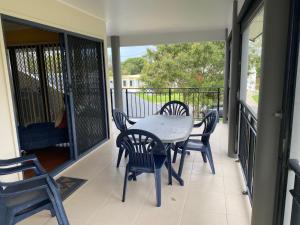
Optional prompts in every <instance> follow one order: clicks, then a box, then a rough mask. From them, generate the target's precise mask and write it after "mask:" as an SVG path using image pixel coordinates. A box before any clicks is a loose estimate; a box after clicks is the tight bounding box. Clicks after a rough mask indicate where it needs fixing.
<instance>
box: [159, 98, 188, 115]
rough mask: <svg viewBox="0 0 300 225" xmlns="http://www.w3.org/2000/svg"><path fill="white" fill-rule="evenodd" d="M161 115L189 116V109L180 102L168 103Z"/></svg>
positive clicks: (162, 109) (161, 110)
mask: <svg viewBox="0 0 300 225" xmlns="http://www.w3.org/2000/svg"><path fill="white" fill-rule="evenodd" d="M159 114H160V115H178V116H189V115H190V112H189V107H188V106H187V105H186V104H184V103H183V102H180V101H170V102H167V103H166V104H165V105H164V106H163V107H162V108H161V109H160V113H159Z"/></svg>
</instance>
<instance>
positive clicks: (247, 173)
mask: <svg viewBox="0 0 300 225" xmlns="http://www.w3.org/2000/svg"><path fill="white" fill-rule="evenodd" d="M238 128H239V129H238V136H237V138H238V139H237V140H238V148H237V151H238V152H237V153H238V157H239V161H240V163H241V167H242V171H243V173H244V177H245V180H246V185H247V189H248V190H247V191H246V192H245V194H248V195H249V198H250V201H251V202H252V197H253V167H254V163H255V150H256V131H257V119H256V117H255V116H254V114H253V113H252V112H251V110H250V109H249V108H248V107H247V106H246V104H244V103H243V102H240V103H239V122H238Z"/></svg>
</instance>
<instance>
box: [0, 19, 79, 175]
mask: <svg viewBox="0 0 300 225" xmlns="http://www.w3.org/2000/svg"><path fill="white" fill-rule="evenodd" d="M2 22H3V23H2V24H3V30H4V38H5V44H6V50H7V58H8V59H9V70H10V76H11V77H10V78H11V79H10V80H11V84H12V87H13V93H12V94H13V97H14V99H13V100H14V101H13V102H14V108H15V118H16V120H17V121H16V124H17V132H18V138H19V146H20V150H21V154H23V155H26V154H35V155H36V156H37V157H38V159H39V160H40V162H41V164H42V166H43V167H44V168H45V169H46V170H47V172H51V171H53V170H55V169H57V168H58V167H60V166H62V165H64V164H65V163H67V162H68V161H70V160H71V159H72V155H73V154H71V148H70V136H69V132H68V115H67V111H66V104H65V102H66V99H65V98H66V96H65V83H64V76H63V59H62V58H63V57H62V50H61V46H62V45H61V43H60V39H61V38H60V37H61V35H62V34H61V33H58V32H50V31H47V30H43V29H39V28H36V27H33V26H28V25H25V24H22V23H16V22H13V21H9V20H3V21H2ZM25 176H31V173H30V172H28V173H26V174H25Z"/></svg>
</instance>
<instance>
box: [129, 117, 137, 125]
mask: <svg viewBox="0 0 300 225" xmlns="http://www.w3.org/2000/svg"><path fill="white" fill-rule="evenodd" d="M127 122H128V123H129V124H130V125H133V124H135V123H136V122H134V121H132V120H130V119H129V118H127Z"/></svg>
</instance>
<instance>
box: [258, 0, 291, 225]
mask: <svg viewBox="0 0 300 225" xmlns="http://www.w3.org/2000/svg"><path fill="white" fill-rule="evenodd" d="M289 9H290V1H289V0H286V1H282V0H265V1H264V25H263V26H264V28H263V42H262V67H261V80H260V92H259V106H258V123H257V147H256V152H255V164H254V180H253V185H254V193H253V210H252V225H259V224H263V225H273V224H277V223H276V221H275V219H274V217H275V215H276V205H277V204H278V203H277V202H276V189H277V186H278V184H277V177H278V174H277V168H278V165H279V164H280V163H281V161H280V159H279V154H280V150H281V149H282V146H281V145H280V132H281V113H282V99H283V91H284V90H283V89H284V82H285V75H286V71H285V67H286V57H287V53H288V49H287V43H288V27H289ZM278 15H280V16H278ZM275 46H276V47H275ZM286 97H288V96H286Z"/></svg>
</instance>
